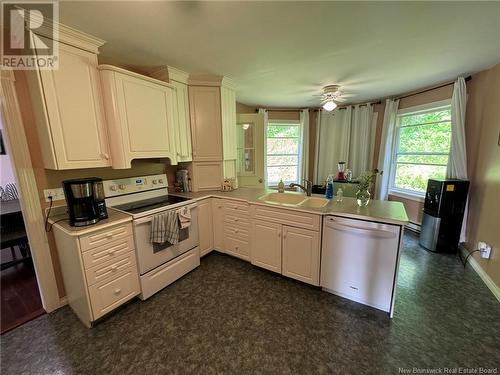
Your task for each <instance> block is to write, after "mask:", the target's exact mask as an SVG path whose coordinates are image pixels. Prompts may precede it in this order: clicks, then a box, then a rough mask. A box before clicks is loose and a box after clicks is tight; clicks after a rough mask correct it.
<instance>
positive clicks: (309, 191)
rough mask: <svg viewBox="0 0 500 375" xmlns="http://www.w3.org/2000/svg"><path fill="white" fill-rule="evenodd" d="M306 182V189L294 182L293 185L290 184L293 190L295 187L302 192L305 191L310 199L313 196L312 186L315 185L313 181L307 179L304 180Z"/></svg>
mask: <svg viewBox="0 0 500 375" xmlns="http://www.w3.org/2000/svg"><path fill="white" fill-rule="evenodd" d="M304 182H305V185H306V186H305V187H304V186H302V185H299V184H296V183H294V182H292V183H291V184H290V187H291V188H294V187H298V188H301V189H302V190H304V192H305V193H306V195H307V196H308V197H310V196H311V194H312V186H313V183H312V181H309V180H306V179H305V178H304Z"/></svg>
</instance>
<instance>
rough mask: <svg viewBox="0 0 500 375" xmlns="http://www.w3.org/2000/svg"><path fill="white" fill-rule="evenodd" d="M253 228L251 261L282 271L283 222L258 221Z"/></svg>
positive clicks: (263, 266) (269, 268)
mask: <svg viewBox="0 0 500 375" xmlns="http://www.w3.org/2000/svg"><path fill="white" fill-rule="evenodd" d="M252 229H253V230H252V245H251V252H250V261H251V262H252V264H254V265H256V266H259V267H262V268H266V269H268V270H270V271H274V272H278V273H281V224H277V223H269V222H266V221H256V222H254V223H253V226H252Z"/></svg>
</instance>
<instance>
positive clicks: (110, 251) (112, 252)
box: [108, 250, 116, 255]
mask: <svg viewBox="0 0 500 375" xmlns="http://www.w3.org/2000/svg"><path fill="white" fill-rule="evenodd" d="M115 252H116V251H115V250H108V255H113V254H114V253H115Z"/></svg>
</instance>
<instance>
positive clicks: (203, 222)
mask: <svg viewBox="0 0 500 375" xmlns="http://www.w3.org/2000/svg"><path fill="white" fill-rule="evenodd" d="M198 236H199V243H200V244H199V247H200V256H203V255H206V254H208V253H209V252H210V251H212V250H213V249H214V231H213V218H212V201H211V199H204V200H202V201H200V202H199V203H198Z"/></svg>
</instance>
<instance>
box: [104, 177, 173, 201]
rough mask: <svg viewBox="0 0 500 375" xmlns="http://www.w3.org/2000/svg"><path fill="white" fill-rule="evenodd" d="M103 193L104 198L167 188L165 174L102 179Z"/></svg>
mask: <svg viewBox="0 0 500 375" xmlns="http://www.w3.org/2000/svg"><path fill="white" fill-rule="evenodd" d="M103 186H104V195H105V197H106V198H110V197H116V196H119V195H125V194H131V193H137V192H140V191H148V190H156V189H167V188H168V181H167V175H165V174H158V175H152V176H142V177H130V178H121V179H119V180H106V181H103Z"/></svg>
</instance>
